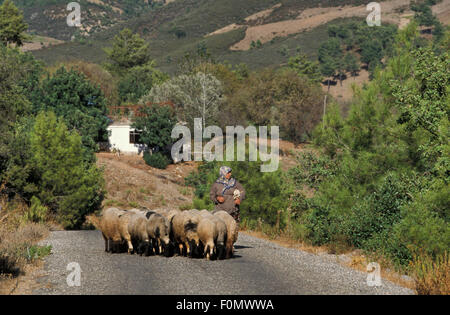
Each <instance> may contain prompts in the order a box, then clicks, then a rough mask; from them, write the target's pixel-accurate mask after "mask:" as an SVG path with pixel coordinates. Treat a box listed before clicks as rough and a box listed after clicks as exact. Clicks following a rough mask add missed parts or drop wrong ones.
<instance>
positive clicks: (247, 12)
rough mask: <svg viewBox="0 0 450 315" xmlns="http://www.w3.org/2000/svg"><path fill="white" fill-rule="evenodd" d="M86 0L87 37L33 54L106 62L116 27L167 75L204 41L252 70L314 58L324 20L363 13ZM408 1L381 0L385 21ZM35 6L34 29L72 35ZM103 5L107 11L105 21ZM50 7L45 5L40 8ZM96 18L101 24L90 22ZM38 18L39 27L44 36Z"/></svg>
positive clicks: (301, 6) (401, 17)
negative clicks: (134, 36) (137, 38)
mask: <svg viewBox="0 0 450 315" xmlns="http://www.w3.org/2000/svg"><path fill="white" fill-rule="evenodd" d="M42 1H46V0H42ZM90 1H91V2H90V3H89V4H88V8H89V9H88V12H90V13H89V15H88V16H89V22H88V23H87V25H83V26H82V27H83V30H85V29H86V28H87V27H90V31H89V32H88V33H86V36H79V37H78V38H77V39H76V40H75V41H72V42H69V43H65V44H62V45H57V46H52V47H48V48H46V49H42V50H40V51H36V52H35V53H34V54H35V56H36V57H38V58H40V59H43V60H44V61H45V62H46V63H49V64H51V63H55V62H59V61H65V60H70V59H82V60H86V61H91V62H97V63H101V62H103V61H104V60H105V53H104V52H103V48H104V47H107V46H108V45H109V42H110V41H111V39H112V38H113V37H114V35H115V34H117V32H118V31H119V30H121V29H122V28H124V27H128V28H131V29H132V30H133V31H135V32H138V33H140V34H141V36H143V37H145V38H146V39H147V40H148V41H149V42H150V49H151V52H152V55H153V56H154V58H155V60H156V61H157V64H158V66H159V68H161V70H164V71H167V72H173V71H174V69H175V66H176V61H177V60H178V59H179V58H181V57H182V56H183V55H184V54H185V53H186V52H188V51H192V50H196V49H197V47H198V46H199V45H202V47H204V46H206V47H207V48H208V49H209V50H210V51H211V53H212V54H213V55H214V56H215V57H216V58H217V59H218V60H220V61H223V60H228V61H230V63H232V64H239V63H241V62H244V63H247V64H248V65H249V67H250V68H252V69H255V68H261V67H266V66H277V65H280V64H282V63H284V62H286V60H287V56H290V55H293V54H295V53H296V51H297V50H301V51H302V52H304V53H306V54H308V55H309V56H311V58H315V57H316V56H315V54H316V51H317V48H318V47H319V45H320V44H321V43H322V42H323V40H325V38H326V27H327V24H329V23H331V22H332V23H335V22H336V21H343V20H347V19H353V18H358V19H365V16H366V15H367V14H368V12H367V11H366V10H365V5H366V4H367V3H366V2H367V1H363V0H337V1H331V0H323V1H311V0H248V1H245V2H243V1H239V0H229V1H225V0H214V1H212V0H200V1H199V0H177V1H173V2H170V3H167V4H166V5H161V4H159V5H153V6H150V5H149V6H142V4H139V2H137V4H136V6H135V7H133V8H134V11H131V12H130V13H128V14H127V13H125V11H124V13H122V14H120V13H118V12H116V11H114V10H113V9H111V8H112V7H111V6H110V5H109V3H110V1H109V2H108V1H103V2H100V1H96V2H97V3H92V2H93V0H90ZM47 2H60V1H59V0H48V1H47ZM99 3H101V4H99ZM111 3H112V2H111ZM126 3H128V2H127V1H115V2H114V5H115V6H117V7H120V6H121V5H122V6H123V5H125V4H126ZM409 3H410V1H409V0H388V1H383V2H382V10H384V11H383V14H384V15H383V21H384V22H385V23H396V24H398V25H404V24H406V22H407V21H408V17H410V16H411V15H412V13H411V12H410V11H409ZM449 3H450V1H449V0H444V1H443V2H442V3H440V4H437V5H435V7H434V8H433V11H434V13H435V14H437V15H438V17H440V18H441V20H442V21H443V22H444V23H448V12H449ZM58 6H59V8H61V5H58ZM91 7H92V8H93V9H92V10H93V11H91ZM141 7H142V8H141ZM33 8H35V7H31V8H25V16H26V17H27V20H29V23H30V26H31V29H33V30H35V31H36V33H37V34H39V35H46V36H50V37H55V38H57V39H63V40H68V39H69V38H70V36H69V35H70V34H71V33H70V32H73V30H72V29H70V30H68V29H69V27H67V26H62V25H60V24H61V23H64V22H65V21H64V19H62V17H58V18H56V17H55V20H51V19H49V16H48V15H47V16H46V18H45V19H41V18H39V17H40V15H38V16H35V17H34V18H33V19H31V17H32V16H33V14H34V15H36V12H34V13H32V12H33ZM94 8H95V9H94ZM103 8H104V10H109V11H111V10H112V11H111V13H108V14H107V15H106V16H107V18H106V16H105V14H104V12H102V10H103ZM49 10H50V7H49V8H48V9H45V10H44V12H48V11H49ZM123 10H124V9H123ZM59 12H60V11H59ZM82 12H83V11H82ZM133 12H134V13H133ZM96 17H97V18H98V20H99V21H98V23H100V26H92V24H93V22H94V21H95V19H96ZM30 19H31V20H30ZM104 19H107V20H108V21H109V24H108V25H106V24H104V23H103V22H102V21H103V20H104ZM40 23H41V24H43V25H44V24H45V31H43V32H44V33H42V34H41V32H40V29H39V25H41V24H40ZM82 24H83V23H82ZM94 24H95V23H94ZM258 39H259V40H260V41H261V43H262V45H261V46H260V47H259V48H257V49H249V48H250V44H251V42H252V41H257V40H258Z"/></svg>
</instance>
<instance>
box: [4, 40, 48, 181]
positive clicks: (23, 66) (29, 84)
mask: <svg viewBox="0 0 450 315" xmlns="http://www.w3.org/2000/svg"><path fill="white" fill-rule="evenodd" d="M41 73H42V66H41V64H40V63H38V62H37V61H36V60H35V59H34V58H33V57H32V56H31V55H30V54H25V53H22V52H20V51H19V50H18V49H12V48H9V47H5V46H2V45H0V82H1V83H0V134H1V137H0V182H3V181H4V180H5V179H6V176H7V175H6V169H7V167H8V164H9V162H10V159H12V158H14V157H15V155H16V154H17V153H18V152H20V151H17V152H15V151H14V150H13V146H14V144H15V142H16V140H15V129H16V123H17V122H19V121H21V120H23V119H26V117H28V116H29V115H30V113H31V103H30V98H31V95H32V94H33V93H34V92H35V89H36V88H37V87H38V86H39V76H40V75H41Z"/></svg>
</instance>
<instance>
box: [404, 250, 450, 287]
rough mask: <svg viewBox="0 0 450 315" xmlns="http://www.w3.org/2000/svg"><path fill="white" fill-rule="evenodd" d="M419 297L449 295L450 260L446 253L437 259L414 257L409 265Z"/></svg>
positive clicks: (425, 256) (423, 256) (424, 256)
mask: <svg viewBox="0 0 450 315" xmlns="http://www.w3.org/2000/svg"><path fill="white" fill-rule="evenodd" d="M411 266H412V269H413V275H414V278H415V280H416V290H417V293H418V294H419V295H448V294H450V258H449V255H448V252H445V253H444V254H443V255H439V256H438V257H435V258H433V257H430V256H427V255H422V256H416V257H414V260H413V263H412V264H411Z"/></svg>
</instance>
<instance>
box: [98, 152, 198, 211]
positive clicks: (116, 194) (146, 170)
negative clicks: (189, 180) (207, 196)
mask: <svg viewBox="0 0 450 315" xmlns="http://www.w3.org/2000/svg"><path fill="white" fill-rule="evenodd" d="M97 164H98V165H99V166H100V167H103V168H104V177H105V181H106V190H107V196H106V199H105V201H104V206H112V205H115V206H119V207H124V208H133V207H147V208H149V209H151V208H155V207H160V208H171V209H173V208H176V209H177V208H178V207H179V206H181V205H185V204H187V203H192V197H193V193H192V188H189V187H186V186H185V185H184V178H185V177H186V176H187V175H188V174H189V173H190V172H191V171H193V170H194V169H196V167H197V165H196V163H195V162H184V163H179V164H176V165H169V166H168V167H167V169H165V170H160V169H156V168H153V167H150V166H148V165H146V164H145V162H144V160H143V159H142V157H141V156H137V155H122V156H120V157H118V156H116V155H114V154H112V153H99V154H97Z"/></svg>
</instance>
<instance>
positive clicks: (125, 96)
mask: <svg viewBox="0 0 450 315" xmlns="http://www.w3.org/2000/svg"><path fill="white" fill-rule="evenodd" d="M167 79H168V76H167V75H166V74H164V73H162V72H161V71H159V70H156V69H155V68H154V65H153V63H149V64H146V65H143V66H136V67H133V68H131V69H130V70H129V71H128V72H127V73H126V74H125V75H124V76H123V77H122V78H121V79H120V81H119V84H118V91H119V97H120V101H121V102H132V103H135V102H137V101H138V100H139V99H140V98H141V97H142V96H144V95H145V94H147V93H148V92H149V91H150V90H151V89H152V87H153V86H155V85H159V84H161V83H163V82H164V81H166V80H167Z"/></svg>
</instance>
